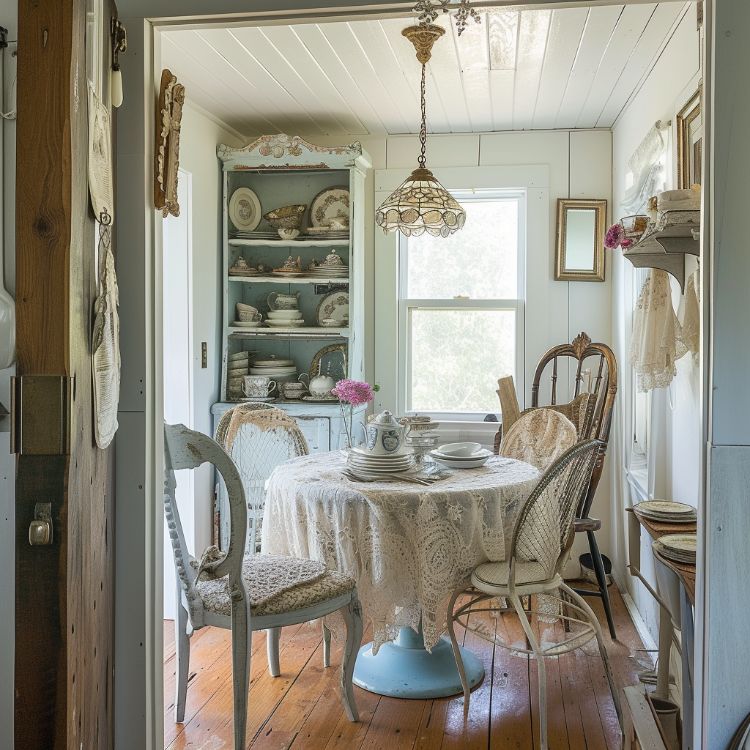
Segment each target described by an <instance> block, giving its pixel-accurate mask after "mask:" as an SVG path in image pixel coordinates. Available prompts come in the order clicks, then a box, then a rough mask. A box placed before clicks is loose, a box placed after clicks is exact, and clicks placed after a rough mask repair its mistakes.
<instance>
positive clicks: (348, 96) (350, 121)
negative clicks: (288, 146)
mask: <svg viewBox="0 0 750 750" xmlns="http://www.w3.org/2000/svg"><path fill="white" fill-rule="evenodd" d="M690 5H691V3H685V2H684V1H679V2H662V3H647V4H636V5H624V6H623V5H610V6H599V7H594V8H565V9H559V10H523V11H518V10H507V9H497V10H490V11H488V12H483V13H482V23H481V24H474V23H470V24H469V26H468V27H467V29H466V31H465V32H464V33H463V34H462V35H461V36H460V37H459V36H458V35H457V33H456V31H455V26H454V25H453V24H452V23H450V22H449V20H448V18H447V17H446V16H443V17H441V18H440V19H439V20H438V23H440V24H441V25H442V26H443V27H445V29H446V31H447V33H446V35H445V36H444V37H443V38H442V39H440V40H439V41H438V42H437V43H436V45H435V48H434V51H433V56H432V60H431V61H430V63H429V65H428V79H427V95H428V101H427V110H428V126H429V130H430V132H435V133H471V132H474V133H477V132H485V131H497V130H524V129H531V128H536V129H549V128H594V127H598V128H601V127H605V128H606V127H610V126H611V125H612V124H613V123H614V121H615V119H616V118H617V116H618V114H619V113H620V111H621V110H622V108H623V107H624V105H625V104H626V103H627V101H628V100H629V99H630V97H631V96H632V94H633V93H634V92H635V91H637V90H638V87H639V85H640V83H641V81H642V80H643V78H644V76H645V74H646V73H647V72H648V70H649V69H650V68H651V66H652V64H653V63H654V61H655V60H656V59H657V58H658V56H659V54H660V53H661V51H662V50H663V48H664V46H665V44H666V43H667V41H668V40H669V38H670V36H671V34H672V33H673V31H674V29H675V27H676V25H677V23H678V21H679V19H680V18H682V16H683V14H684V13H686V12H687V11H688V8H689V7H690ZM693 12H694V11H693ZM408 23H409V19H388V20H357V21H353V22H350V23H343V22H336V23H323V24H299V25H293V26H265V27H247V28H244V27H233V28H210V29H202V30H185V29H182V30H175V31H167V32H165V33H164V34H163V44H162V54H163V60H164V64H165V67H168V68H170V69H171V70H172V71H173V72H174V73H175V74H176V75H177V76H178V78H179V79H180V80H182V82H183V83H184V84H185V86H186V90H187V97H188V99H189V100H192V101H193V102H195V103H196V104H198V105H199V106H201V107H202V108H203V109H205V110H207V111H209V112H211V113H212V114H213V115H215V116H216V117H218V118H219V119H220V120H222V121H223V122H225V123H226V124H227V125H229V126H231V127H232V128H234V129H235V130H236V131H238V132H239V133H241V134H242V135H245V136H248V137H249V136H252V135H257V134H259V133H272V132H292V133H304V134H305V135H308V136H314V135H344V134H347V135H359V136H364V135H392V134H399V133H414V132H417V130H418V128H419V122H418V120H419V64H418V63H417V61H416V59H415V57H414V51H413V48H412V47H411V45H410V43H409V42H408V41H407V40H406V39H405V38H404V37H403V36H402V35H401V30H402V29H403V28H404V27H405V26H407V25H408Z"/></svg>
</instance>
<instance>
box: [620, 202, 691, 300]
mask: <svg viewBox="0 0 750 750" xmlns="http://www.w3.org/2000/svg"><path fill="white" fill-rule="evenodd" d="M675 214H683V216H680V217H676V216H674V215H675ZM677 219H679V221H678V220H677ZM699 233H700V211H665V212H664V214H663V215H662V216H661V217H660V219H659V221H658V223H657V224H656V227H655V228H654V229H653V230H651V231H649V232H647V233H646V234H644V235H643V237H641V239H639V240H638V242H636V243H635V244H634V245H632V246H631V247H628V248H625V249H624V250H623V252H622V254H623V257H625V258H627V259H628V260H629V261H630V262H631V263H632V264H633V265H634V266H635V267H636V268H659V269H661V270H662V271H666V272H667V273H669V274H671V275H672V276H674V277H675V278H676V279H677V281H678V283H679V285H680V289H682V290H684V288H685V255H700V242H698V234H699Z"/></svg>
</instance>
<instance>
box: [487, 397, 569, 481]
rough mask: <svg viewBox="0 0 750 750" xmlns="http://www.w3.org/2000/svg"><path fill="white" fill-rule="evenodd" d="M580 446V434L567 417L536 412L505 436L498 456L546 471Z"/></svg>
mask: <svg viewBox="0 0 750 750" xmlns="http://www.w3.org/2000/svg"><path fill="white" fill-rule="evenodd" d="M577 442H578V431H577V430H576V427H575V425H574V424H573V423H572V422H571V421H570V420H569V419H568V418H567V417H565V416H563V415H562V414H559V413H558V412H556V411H553V410H552V409H534V410H533V411H527V412H525V413H524V414H522V415H521V416H520V417H519V418H518V420H517V421H516V422H514V423H513V425H512V426H511V428H510V429H509V430H508V432H507V433H506V434H505V435H503V440H502V442H501V443H500V451H499V453H500V455H501V456H505V457H506V458H515V459H518V460H519V461H525V462H526V463H528V464H531V465H532V466H536V468H537V469H540V470H541V471H544V470H545V469H547V467H548V466H550V465H551V464H552V463H553V462H554V461H555V460H556V459H557V458H559V457H560V456H562V454H563V453H565V451H566V450H568V449H569V448H572V447H573V446H574V445H575V444H576V443H577Z"/></svg>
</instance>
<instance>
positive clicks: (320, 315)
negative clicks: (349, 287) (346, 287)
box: [315, 291, 349, 328]
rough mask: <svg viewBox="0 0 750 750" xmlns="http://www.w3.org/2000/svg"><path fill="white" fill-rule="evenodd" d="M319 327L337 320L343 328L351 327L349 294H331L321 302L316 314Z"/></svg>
mask: <svg viewBox="0 0 750 750" xmlns="http://www.w3.org/2000/svg"><path fill="white" fill-rule="evenodd" d="M315 318H316V320H317V321H318V325H323V321H324V320H335V321H336V322H337V323H338V324H339V325H340V326H341V327H342V328H343V327H345V326H347V325H349V292H341V291H339V292H330V293H329V294H326V295H325V297H323V299H322V300H320V303H319V304H318V309H317V311H316V313H315Z"/></svg>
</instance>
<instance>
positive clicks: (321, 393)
mask: <svg viewBox="0 0 750 750" xmlns="http://www.w3.org/2000/svg"><path fill="white" fill-rule="evenodd" d="M303 378H307V382H306V383H305V381H304V380H303ZM298 380H299V381H300V382H301V383H305V385H306V386H307V390H308V391H310V395H311V396H312V397H313V398H330V397H331V391H332V390H333V388H334V387H335V385H336V381H335V380H334V379H333V378H332V377H331V376H330V375H323V374H322V373H320V372H319V373H318V374H317V375H313V377H310V376H309V375H308V374H307V373H306V372H303V373H302V374H301V375H300V376H299V378H298Z"/></svg>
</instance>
